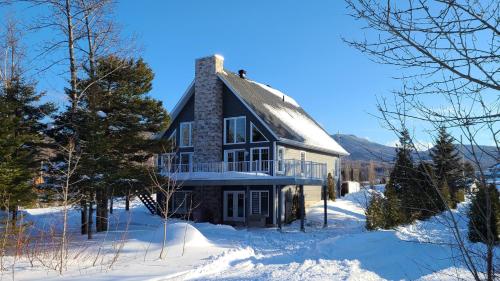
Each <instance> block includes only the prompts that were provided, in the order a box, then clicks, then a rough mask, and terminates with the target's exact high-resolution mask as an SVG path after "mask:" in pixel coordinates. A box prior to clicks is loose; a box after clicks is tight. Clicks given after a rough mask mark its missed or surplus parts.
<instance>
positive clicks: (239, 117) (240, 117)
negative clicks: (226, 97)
mask: <svg viewBox="0 0 500 281" xmlns="http://www.w3.org/2000/svg"><path fill="white" fill-rule="evenodd" d="M233 119H235V120H236V119H244V120H245V138H244V139H245V140H244V141H243V142H233V143H228V142H227V139H226V136H227V132H226V130H227V128H226V124H227V122H226V120H233ZM236 124H237V122H234V125H235V126H236ZM234 138H235V139H236V134H234ZM246 142H247V117H246V116H236V117H227V118H224V144H225V145H233V144H245V143H246Z"/></svg>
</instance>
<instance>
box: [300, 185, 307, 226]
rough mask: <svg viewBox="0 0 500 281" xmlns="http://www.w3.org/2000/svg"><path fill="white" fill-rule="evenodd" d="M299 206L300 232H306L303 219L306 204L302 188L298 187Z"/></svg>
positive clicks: (301, 186)
mask: <svg viewBox="0 0 500 281" xmlns="http://www.w3.org/2000/svg"><path fill="white" fill-rule="evenodd" d="M299 193H300V194H299V202H300V203H299V204H300V231H302V232H306V228H305V225H304V219H305V216H306V206H305V205H306V204H305V201H304V186H303V185H299Z"/></svg>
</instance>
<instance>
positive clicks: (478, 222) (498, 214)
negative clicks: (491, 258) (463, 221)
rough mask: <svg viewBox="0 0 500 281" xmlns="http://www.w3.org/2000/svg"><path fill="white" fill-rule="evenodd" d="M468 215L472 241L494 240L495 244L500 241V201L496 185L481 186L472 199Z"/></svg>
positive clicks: (485, 241) (484, 241)
mask: <svg viewBox="0 0 500 281" xmlns="http://www.w3.org/2000/svg"><path fill="white" fill-rule="evenodd" d="M488 206H490V207H489V208H488ZM468 216H469V240H470V241H472V242H482V243H488V242H489V241H494V243H495V244H497V243H498V242H499V241H500V237H499V235H500V201H499V193H498V190H497V189H496V188H495V186H494V185H489V186H487V187H485V186H481V187H480V188H479V189H478V191H477V192H476V194H474V197H473V199H472V204H471V206H470V209H469V213H468ZM488 221H489V226H488V223H487V222H488Z"/></svg>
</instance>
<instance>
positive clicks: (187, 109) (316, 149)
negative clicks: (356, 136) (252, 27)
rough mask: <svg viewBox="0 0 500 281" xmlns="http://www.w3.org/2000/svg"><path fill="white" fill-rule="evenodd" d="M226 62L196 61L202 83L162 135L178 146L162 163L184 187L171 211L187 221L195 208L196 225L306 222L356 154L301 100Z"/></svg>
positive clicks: (175, 111)
mask: <svg viewBox="0 0 500 281" xmlns="http://www.w3.org/2000/svg"><path fill="white" fill-rule="evenodd" d="M223 63H224V58H223V57H221V56H219V55H214V56H210V57H205V58H200V59H197V60H196V63H195V78H194V81H193V82H192V83H191V85H190V86H189V87H188V89H187V90H186V92H185V93H184V95H183V96H182V98H181V100H180V101H179V102H178V104H177V105H176V106H175V108H174V109H173V110H172V112H171V121H172V122H171V124H170V126H169V127H168V128H167V129H166V130H165V131H164V132H162V133H161V137H163V138H168V139H170V140H171V142H172V143H174V144H175V147H176V149H175V151H173V152H171V153H165V154H162V155H159V156H158V157H157V160H155V162H156V163H157V165H158V169H159V170H160V173H162V174H164V175H166V176H170V177H174V178H175V179H176V182H178V183H179V185H180V188H179V189H178V190H177V191H176V192H175V194H174V195H173V196H172V198H171V202H170V204H169V205H170V207H171V209H172V210H173V211H174V212H175V213H176V214H177V215H184V214H185V213H186V212H188V210H189V206H195V209H194V210H193V212H192V217H193V218H194V219H195V220H204V221H210V222H213V223H224V224H232V225H249V226H252V225H255V226H279V227H281V224H282V223H283V222H288V221H291V220H293V219H294V218H300V217H302V218H303V216H304V212H303V210H305V208H307V207H308V206H309V205H310V204H311V203H313V202H317V201H319V200H321V198H322V193H323V192H324V191H323V190H326V188H324V187H325V186H326V178H327V175H328V173H331V175H332V176H333V178H334V179H335V181H337V183H339V182H340V158H341V157H342V156H344V155H348V153H347V152H346V151H345V150H344V149H343V148H342V147H341V146H340V145H339V144H338V143H336V142H335V140H333V139H332V138H331V137H330V135H329V134H328V133H327V132H326V131H325V130H324V129H323V128H322V127H321V126H320V125H319V124H318V123H317V122H316V121H314V119H313V118H311V116H309V115H308V114H307V113H306V112H305V111H304V109H303V108H302V107H300V105H299V104H298V103H297V102H296V101H295V100H294V99H293V98H291V97H289V96H287V95H285V94H283V93H282V92H280V91H278V90H276V89H274V88H272V87H270V86H268V85H265V84H261V83H259V82H256V81H252V80H250V79H248V78H247V77H246V73H245V71H243V70H240V71H239V72H238V73H233V72H230V71H228V70H227V69H225V68H224V65H223ZM336 186H340V185H339V184H337V185H336ZM157 198H158V201H159V202H164V198H163V196H161V194H159V195H158V197H157ZM301 206H302V207H301ZM297 210H298V211H297ZM302 222H303V220H302ZM302 225H303V224H302Z"/></svg>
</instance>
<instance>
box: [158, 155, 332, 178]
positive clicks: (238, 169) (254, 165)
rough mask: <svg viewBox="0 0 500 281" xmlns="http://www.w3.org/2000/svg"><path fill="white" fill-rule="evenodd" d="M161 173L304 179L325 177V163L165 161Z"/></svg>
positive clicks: (289, 161) (296, 161)
mask: <svg viewBox="0 0 500 281" xmlns="http://www.w3.org/2000/svg"><path fill="white" fill-rule="evenodd" d="M159 170H160V173H162V174H163V175H171V176H173V175H182V176H183V177H185V176H186V174H206V175H212V176H215V177H216V176H217V174H220V175H221V176H227V175H229V174H231V175H237V174H240V175H239V176H244V175H248V176H275V177H294V178H305V179H325V178H326V174H327V168H326V164H324V163H317V162H312V161H301V160H294V159H289V160H280V161H273V160H262V161H241V162H210V163H191V164H174V163H165V164H164V165H162V166H161V167H159Z"/></svg>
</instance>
